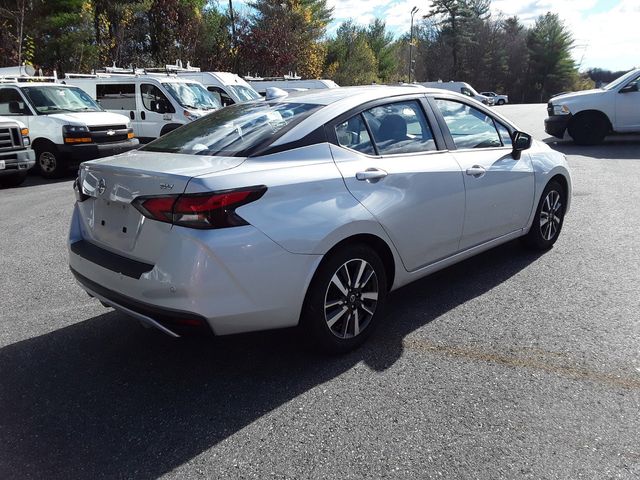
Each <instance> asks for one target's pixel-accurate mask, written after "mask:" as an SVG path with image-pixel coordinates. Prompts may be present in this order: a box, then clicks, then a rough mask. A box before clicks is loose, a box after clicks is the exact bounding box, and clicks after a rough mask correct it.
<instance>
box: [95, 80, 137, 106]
mask: <svg viewBox="0 0 640 480" xmlns="http://www.w3.org/2000/svg"><path fill="white" fill-rule="evenodd" d="M96 97H97V99H98V101H99V102H100V105H101V106H102V108H105V109H107V110H137V108H136V85H135V84H134V83H112V84H108V83H104V84H99V85H96Z"/></svg>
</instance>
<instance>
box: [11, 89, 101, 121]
mask: <svg viewBox="0 0 640 480" xmlns="http://www.w3.org/2000/svg"><path fill="white" fill-rule="evenodd" d="M22 91H23V92H24V93H25V95H26V96H27V98H28V99H29V101H30V102H31V105H33V108H35V109H36V111H37V112H38V113H39V114H44V115H46V114H48V113H59V112H101V111H102V108H101V107H100V106H98V104H97V103H96V102H94V101H93V99H92V98H91V97H90V96H89V94H88V93H86V92H85V91H84V90H82V89H80V88H77V87H62V86H56V85H47V86H38V87H22Z"/></svg>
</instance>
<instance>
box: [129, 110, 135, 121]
mask: <svg viewBox="0 0 640 480" xmlns="http://www.w3.org/2000/svg"><path fill="white" fill-rule="evenodd" d="M129 118H130V119H131V120H135V119H136V114H135V112H134V111H133V110H131V111H130V112H129Z"/></svg>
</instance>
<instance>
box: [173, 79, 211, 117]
mask: <svg viewBox="0 0 640 480" xmlns="http://www.w3.org/2000/svg"><path fill="white" fill-rule="evenodd" d="M163 85H164V88H166V89H167V91H168V92H169V95H171V96H172V97H173V98H174V100H175V101H176V102H178V103H179V104H180V106H182V107H183V108H192V109H196V110H217V109H218V108H220V107H221V105H220V102H218V100H217V99H216V98H215V97H214V96H213V95H212V94H211V92H208V91H207V90H206V89H205V88H204V87H203V86H202V85H200V84H198V83H186V82H185V83H181V82H175V83H169V82H165V83H163Z"/></svg>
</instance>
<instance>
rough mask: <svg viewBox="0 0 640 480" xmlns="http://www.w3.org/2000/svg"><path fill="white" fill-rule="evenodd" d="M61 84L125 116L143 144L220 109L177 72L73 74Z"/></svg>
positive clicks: (204, 91) (218, 105)
mask: <svg viewBox="0 0 640 480" xmlns="http://www.w3.org/2000/svg"><path fill="white" fill-rule="evenodd" d="M64 83H66V84H67V85H75V86H77V87H80V88H82V89H83V90H84V91H86V92H87V93H88V94H89V95H91V97H92V98H94V99H95V100H96V101H97V102H98V103H99V104H100V105H101V106H102V108H104V109H105V110H108V111H109V112H114V113H115V112H117V113H123V114H125V115H127V116H128V117H129V119H130V120H131V124H132V126H133V131H134V133H135V135H136V137H137V138H138V139H139V140H140V142H142V143H146V142H149V141H151V140H153V139H155V138H158V137H160V136H162V135H164V134H165V133H167V132H170V131H171V130H175V129H176V128H178V127H179V126H181V125H184V124H186V123H189V122H191V121H193V120H196V119H198V118H200V117H202V116H203V115H206V114H207V113H210V112H212V111H214V110H217V109H219V108H221V105H220V102H219V101H218V100H217V99H216V98H215V97H214V96H213V95H212V94H211V93H210V92H208V91H207V90H206V89H205V88H204V87H203V86H202V85H201V84H200V83H199V82H196V81H194V80H187V79H184V78H178V77H177V76H176V75H167V74H152V73H142V74H138V73H132V74H122V73H98V74H95V75H83V74H73V73H72V74H67V75H66V76H65V79H64Z"/></svg>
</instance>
